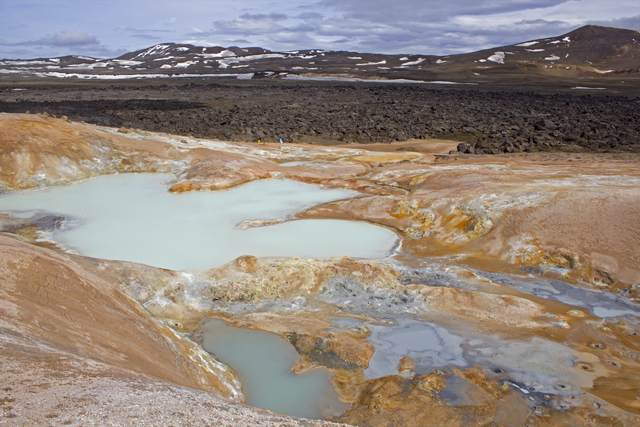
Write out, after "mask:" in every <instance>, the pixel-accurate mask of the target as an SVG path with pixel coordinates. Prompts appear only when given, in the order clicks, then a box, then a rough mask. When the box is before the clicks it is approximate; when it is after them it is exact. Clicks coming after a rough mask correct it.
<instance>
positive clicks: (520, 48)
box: [0, 25, 640, 84]
mask: <svg viewBox="0 0 640 427" xmlns="http://www.w3.org/2000/svg"><path fill="white" fill-rule="evenodd" d="M501 75H504V76H507V75H511V76H513V75H516V76H519V75H533V76H538V77H545V76H547V77H549V76H550V77H554V76H556V77H568V78H576V77H577V78H594V77H595V78H601V77H602V78H605V77H610V76H616V77H620V76H634V75H635V76H640V33H639V32H637V31H633V30H625V29H618V28H610V27H599V26H593V25H589V26H585V27H581V28H579V29H577V30H574V31H572V32H570V33H567V34H563V35H560V36H557V37H549V38H544V39H536V40H529V41H523V42H521V43H517V44H513V45H508V46H501V47H496V48H492V49H485V50H481V51H477V52H472V53H466V54H459V55H448V56H434V55H386V54H374V53H359V52H346V51H327V50H320V49H311V50H299V51H287V52H273V51H270V50H267V49H263V48H260V47H250V48H240V47H219V46H217V47H201V46H194V45H190V44H180V43H163V44H158V45H155V46H152V47H149V48H147V49H143V50H138V51H135V52H130V53H127V54H125V55H122V56H120V57H118V58H111V59H98V58H91V57H86V56H63V57H58V58H38V59H32V60H22V59H21V60H11V59H3V60H1V61H0V79H16V78H18V79H20V78H56V77H58V78H60V77H63V78H64V77H66V78H74V77H75V78H79V79H87V78H89V79H107V80H111V79H141V78H153V77H155V78H166V77H183V78H200V77H228V78H237V79H287V80H290V79H293V80H295V79H302V80H347V81H349V80H351V81H358V80H369V79H376V80H390V81H400V82H402V81H418V82H420V81H426V82H434V81H438V80H439V79H444V80H446V81H441V83H448V82H456V83H470V84H481V83H482V82H483V79H485V78H487V77H489V78H493V79H495V78H496V77H498V78H499V77H500V76H501Z"/></svg>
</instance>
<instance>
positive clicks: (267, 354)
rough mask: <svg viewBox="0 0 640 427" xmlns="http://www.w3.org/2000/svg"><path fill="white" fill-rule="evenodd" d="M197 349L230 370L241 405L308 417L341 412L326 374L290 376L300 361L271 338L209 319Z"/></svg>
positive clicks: (280, 340)
mask: <svg viewBox="0 0 640 427" xmlns="http://www.w3.org/2000/svg"><path fill="white" fill-rule="evenodd" d="M202 346H203V347H204V349H205V350H207V351H208V352H209V353H211V354H213V355H215V356H216V358H217V359H218V360H220V361H222V362H224V363H226V364H227V365H229V366H231V368H233V370H234V371H236V373H237V374H238V377H239V379H240V381H241V382H242V392H243V393H244V395H245V398H246V401H245V403H246V404H247V405H251V406H255V407H257V408H261V409H268V410H270V411H274V412H279V413H282V414H289V415H294V416H296V417H301V418H310V419H326V418H327V417H329V416H333V417H336V416H338V415H340V414H341V413H342V412H344V411H345V410H346V409H347V406H348V405H347V404H345V403H342V402H340V401H339V400H338V393H337V392H336V391H335V390H334V389H333V386H332V385H331V382H330V379H331V376H330V373H329V371H327V370H325V369H321V368H318V369H313V370H311V371H307V372H305V373H302V374H300V375H296V374H294V373H292V372H291V368H292V367H293V366H294V365H295V364H296V363H298V362H299V361H300V357H299V356H298V353H296V351H295V350H294V349H293V347H292V346H291V345H290V344H289V342H288V341H287V340H285V339H284V338H282V337H280V336H278V335H276V334H273V333H270V332H264V331H257V330H252V329H246V328H234V327H231V326H228V325H227V324H226V323H225V322H223V321H222V320H210V321H208V322H207V323H205V325H204V337H203V344H202Z"/></svg>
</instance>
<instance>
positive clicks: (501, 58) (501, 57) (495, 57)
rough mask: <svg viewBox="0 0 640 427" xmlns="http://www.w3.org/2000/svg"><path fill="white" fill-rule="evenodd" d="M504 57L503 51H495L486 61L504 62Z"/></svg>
mask: <svg viewBox="0 0 640 427" xmlns="http://www.w3.org/2000/svg"><path fill="white" fill-rule="evenodd" d="M504 57H505V53H504V52H496V53H494V54H493V55H491V56H490V57H488V58H487V61H492V62H495V63H497V64H504Z"/></svg>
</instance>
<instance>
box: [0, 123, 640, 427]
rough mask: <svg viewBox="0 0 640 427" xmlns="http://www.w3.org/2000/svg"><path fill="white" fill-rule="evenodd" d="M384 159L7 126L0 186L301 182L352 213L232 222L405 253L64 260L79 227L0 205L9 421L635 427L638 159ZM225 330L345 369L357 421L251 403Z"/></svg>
mask: <svg viewBox="0 0 640 427" xmlns="http://www.w3.org/2000/svg"><path fill="white" fill-rule="evenodd" d="M365 148H366V147H365ZM372 148H376V146H372ZM383 148H384V151H367V150H365V149H364V148H363V147H362V146H358V147H355V148H349V147H333V148H329V147H318V146H308V145H303V144H255V143H254V144H243V143H227V142H220V141H211V140H204V139H197V138H190V137H187V138H185V137H177V136H173V135H167V134H152V133H148V132H143V131H136V130H123V129H121V130H116V129H111V128H100V127H95V126H90V125H86V124H82V123H72V122H69V121H67V120H65V119H57V118H51V117H44V116H41V115H9V114H2V115H0V152H1V155H0V190H1V191H2V192H11V191H15V190H21V189H27V188H41V187H47V186H54V185H65V184H69V183H72V182H75V181H79V180H83V179H90V178H91V177H95V176H98V175H105V174H114V173H135V172H163V173H171V174H173V175H172V177H173V179H172V180H171V182H169V183H167V185H166V191H170V192H172V193H188V192H191V191H232V190H231V189H233V188H236V187H238V186H241V185H243V184H246V183H248V182H252V181H258V180H265V179H289V180H295V181H300V182H304V183H310V184H317V185H322V186H324V187H326V188H343V189H350V190H355V191H356V192H357V194H358V195H357V196H356V197H353V198H349V199H344V200H338V201H332V202H328V203H325V204H322V205H319V206H314V207H312V208H309V209H306V210H304V211H302V212H294V213H292V214H291V215H289V216H287V217H285V218H280V219H277V220H274V219H268V218H256V219H252V220H250V221H244V222H239V224H237V227H238V228H239V229H241V230H250V229H252V228H254V227H272V226H275V225H276V224H282V223H287V222H291V221H297V220H304V219H310V218H313V219H340V220H351V221H365V222H368V223H371V224H375V225H378V226H380V227H385V228H387V229H389V230H392V231H393V232H394V233H396V235H397V236H398V245H397V246H396V247H395V248H394V249H393V251H392V253H390V254H389V256H386V257H384V258H381V259H354V258H349V257H344V256H341V257H335V258H329V259H304V258H299V257H292V258H257V257H255V256H253V255H252V254H249V253H248V254H246V255H243V256H241V257H238V258H237V259H235V260H234V261H232V262H229V263H227V264H225V265H223V266H219V267H213V268H209V269H203V270H194V271H174V270H168V269H166V268H161V266H159V267H152V266H148V265H144V264H138V263H135V262H131V261H127V260H122V261H119V260H103V259H97V258H89V257H86V256H83V254H81V253H80V254H78V253H72V252H71V251H68V250H65V249H64V248H62V247H60V246H59V245H57V244H56V243H55V242H54V241H52V240H51V239H49V238H48V236H50V233H51V232H52V230H56V231H60V232H64V230H65V229H66V227H68V223H69V220H70V219H69V218H66V217H64V216H56V215H55V214H54V213H50V212H41V211H38V212H29V213H28V214H20V215H19V214H16V212H7V211H3V209H2V195H1V194H0V228H1V230H2V233H0V312H1V316H0V319H1V320H0V330H1V333H0V349H1V350H0V351H1V352H2V353H1V354H2V357H1V358H0V364H1V366H2V369H0V382H1V383H2V388H1V389H0V395H1V396H2V397H1V399H0V409H1V411H2V412H1V413H0V416H2V418H1V420H2V422H3V423H6V424H7V425H104V424H105V423H111V424H115V425H134V424H135V425H158V424H166V425H170V424H173V425H307V426H311V425H335V424H333V423H332V422H331V421H336V422H343V423H348V424H352V425H359V426H413V425H415V426H429V425H445V424H446V425H454V426H455V425H460V426H462V425H487V426H489V425H492V426H511V425H548V426H553V425H594V426H595V425H639V424H640V403H639V402H640V400H639V396H640V392H639V391H638V384H640V362H639V360H640V359H639V354H640V340H638V338H637V337H638V334H639V333H640V310H639V308H640V306H639V305H638V303H639V301H638V299H639V298H640V268H639V267H638V266H639V265H640V259H639V257H640V243H639V242H640V239H639V238H638V237H640V167H638V160H639V159H638V158H637V157H635V156H634V155H628V156H624V157H618V156H616V155H604V154H602V155H600V154H592V155H585V154H580V155H575V154H530V155H512V156H494V157H468V156H467V157H456V156H450V157H449V156H443V155H437V156H436V155H431V154H427V153H422V152H421V153H417V152H412V151H405V150H401V151H392V148H393V145H387V146H385V147H383ZM400 148H403V147H400ZM212 244H214V243H212ZM167 250H170V248H167ZM210 319H222V320H224V321H225V322H227V323H228V324H230V325H233V326H238V327H245V328H253V329H261V330H264V331H269V332H273V333H275V334H278V335H280V336H282V337H284V338H285V339H286V340H287V341H288V342H289V343H290V345H291V346H292V347H293V348H294V349H295V351H296V352H297V353H298V355H299V356H300V360H299V362H298V363H297V365H296V366H295V367H294V368H293V370H294V371H295V372H305V371H308V370H310V369H317V368H321V369H326V370H328V371H329V372H330V373H331V375H332V384H333V387H334V388H335V390H336V391H337V393H338V394H339V395H340V399H341V400H342V401H343V402H344V403H346V404H347V405H348V407H349V408H348V409H347V410H346V411H345V412H344V413H343V414H342V415H340V416H337V417H335V419H334V420H330V421H309V420H301V419H295V418H293V417H289V416H286V415H277V414H273V413H270V412H267V411H261V410H257V409H254V408H251V407H247V406H244V405H243V401H244V395H243V391H242V384H241V382H240V381H239V380H238V377H237V375H236V373H235V372H234V370H233V366H229V365H226V364H224V363H221V362H220V361H219V360H217V359H216V357H215V355H213V354H209V353H207V352H206V351H204V350H203V349H202V347H201V343H202V336H203V333H204V332H205V331H203V325H204V323H206V322H207V321H208V320H210ZM287 345H288V344H287ZM230 365H232V363H230ZM36 402H37V404H36Z"/></svg>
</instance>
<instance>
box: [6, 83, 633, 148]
mask: <svg viewBox="0 0 640 427" xmlns="http://www.w3.org/2000/svg"><path fill="white" fill-rule="evenodd" d="M25 89H26V90H21V91H16V90H14V89H11V88H4V89H0V111H3V112H15V113H25V112H32V113H41V112H47V113H48V114H50V115H55V116H58V117H61V116H67V117H69V119H72V120H76V121H85V122H87V123H93V124H99V125H103V126H111V127H123V128H135V129H143V130H148V131H154V132H168V133H174V134H179V135H185V136H187V135H192V136H196V137H203V138H214V139H223V140H232V141H247V142H257V141H258V140H259V139H260V140H262V141H271V142H277V141H278V140H279V138H282V139H283V140H284V141H285V142H308V143H319V144H324V145H334V144H344V143H354V142H359V143H373V142H385V143H387V142H392V141H412V140H423V139H432V138H438V139H446V140H456V141H458V142H459V143H463V145H461V146H460V148H459V151H461V152H462V153H476V154H491V153H513V152H539V151H575V152H602V151H625V152H628V151H634V152H636V151H638V150H639V149H640V136H639V135H640V119H639V117H640V101H639V100H638V99H637V98H630V97H622V96H610V95H609V96H607V95H591V94H582V93H579V94H578V93H554V94H550V93H532V92H516V91H485V90H479V89H468V88H464V89H462V88H446V89H444V88H433V87H424V86H415V85H388V84H385V85H380V84H372V83H367V84H340V83H333V84H321V83H306V84H302V83H295V84H284V83H265V84H254V83H246V84H237V83H226V84H211V83H202V82H199V83H191V84H170V85H148V84H140V83H137V84H135V85H118V86H112V85H103V86H101V85H98V86H94V85H89V86H86V85H81V86H57V85H53V86H50V85H45V86H42V85H35V86H29V87H28V89H27V88H26V87H25ZM574 92H575V91H574ZM409 146H410V145H409ZM454 150H455V148H454Z"/></svg>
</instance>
